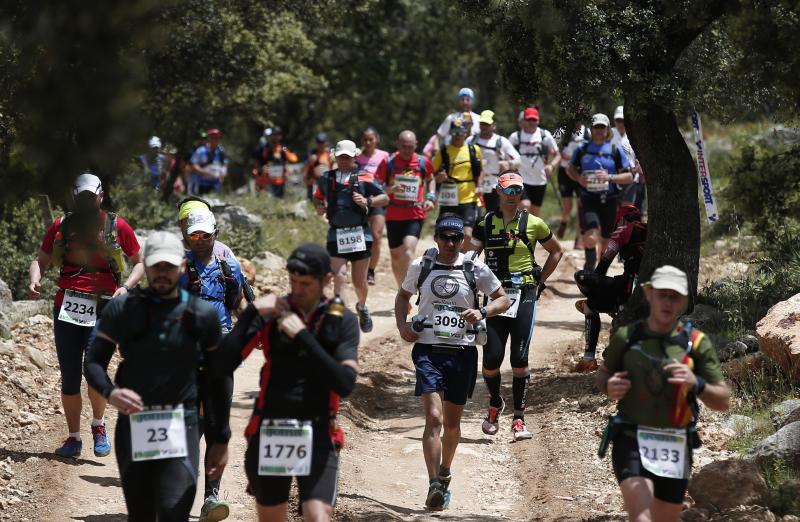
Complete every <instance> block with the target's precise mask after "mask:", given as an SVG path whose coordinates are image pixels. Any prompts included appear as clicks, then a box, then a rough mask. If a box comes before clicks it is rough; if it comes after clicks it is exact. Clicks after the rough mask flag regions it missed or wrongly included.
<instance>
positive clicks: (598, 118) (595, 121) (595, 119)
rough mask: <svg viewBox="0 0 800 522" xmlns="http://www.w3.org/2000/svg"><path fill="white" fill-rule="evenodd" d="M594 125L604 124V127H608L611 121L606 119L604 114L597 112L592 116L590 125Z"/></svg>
mask: <svg viewBox="0 0 800 522" xmlns="http://www.w3.org/2000/svg"><path fill="white" fill-rule="evenodd" d="M595 125H605V126H606V127H610V126H611V122H610V121H608V116H606V115H605V114H601V113H597V114H595V115H594V116H592V127H594V126H595Z"/></svg>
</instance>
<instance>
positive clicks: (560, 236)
mask: <svg viewBox="0 0 800 522" xmlns="http://www.w3.org/2000/svg"><path fill="white" fill-rule="evenodd" d="M566 231H567V222H566V221H562V222H561V224H560V225H558V230H557V231H556V237H557V238H558V239H564V232H566Z"/></svg>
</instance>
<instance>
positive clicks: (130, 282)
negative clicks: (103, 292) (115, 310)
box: [114, 249, 144, 297]
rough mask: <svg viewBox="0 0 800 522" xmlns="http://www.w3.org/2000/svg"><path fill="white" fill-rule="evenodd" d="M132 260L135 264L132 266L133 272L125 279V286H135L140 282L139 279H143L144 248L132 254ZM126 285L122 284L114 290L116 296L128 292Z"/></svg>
mask: <svg viewBox="0 0 800 522" xmlns="http://www.w3.org/2000/svg"><path fill="white" fill-rule="evenodd" d="M130 262H131V263H132V264H133V268H131V273H130V274H128V278H127V279H126V280H125V286H127V287H128V288H133V287H134V286H136V285H137V284H139V281H141V280H142V277H144V254H143V253H142V249H140V250H139V251H138V252H136V254H134V255H133V256H131V258H130ZM125 286H120V287H119V288H117V290H116V291H115V292H114V297H117V296H118V295H120V294H123V293H125V292H127V290H126V289H125Z"/></svg>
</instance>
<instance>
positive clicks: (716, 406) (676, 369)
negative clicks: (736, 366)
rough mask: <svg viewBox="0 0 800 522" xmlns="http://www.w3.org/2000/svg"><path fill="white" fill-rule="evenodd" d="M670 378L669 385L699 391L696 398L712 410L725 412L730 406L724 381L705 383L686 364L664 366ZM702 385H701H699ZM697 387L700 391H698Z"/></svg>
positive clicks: (729, 396) (729, 394)
mask: <svg viewBox="0 0 800 522" xmlns="http://www.w3.org/2000/svg"><path fill="white" fill-rule="evenodd" d="M664 370H666V371H668V372H669V373H670V374H671V376H670V377H669V378H668V379H667V382H668V383H670V384H683V385H684V386H687V387H689V388H693V389H694V390H695V391H699V394H698V398H699V399H700V400H702V401H703V403H704V404H705V405H706V406H708V407H709V408H711V409H713V410H718V411H727V410H728V409H729V408H730V406H731V404H730V400H731V391H730V389H729V388H728V385H727V384H725V381H718V382H706V381H705V379H703V378H702V377H700V376H698V375H695V374H694V372H692V370H691V368H689V366H687V365H686V364H683V363H679V362H672V363H670V364H668V365H666V366H664ZM700 383H702V384H700ZM698 385H701V386H702V389H700V390H698Z"/></svg>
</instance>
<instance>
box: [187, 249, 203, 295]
mask: <svg viewBox="0 0 800 522" xmlns="http://www.w3.org/2000/svg"><path fill="white" fill-rule="evenodd" d="M186 271H187V272H188V274H189V288H188V289H187V290H188V291H189V293H190V294H193V295H199V294H200V290H201V287H202V284H201V283H200V272H198V271H197V265H195V263H194V257H192V256H186Z"/></svg>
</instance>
